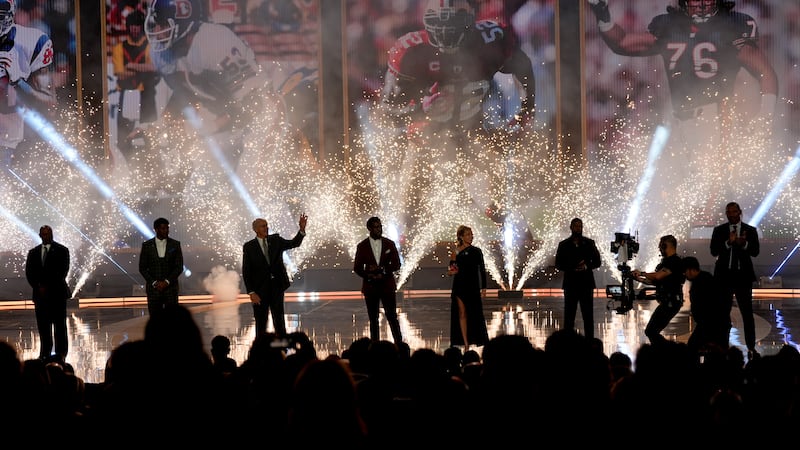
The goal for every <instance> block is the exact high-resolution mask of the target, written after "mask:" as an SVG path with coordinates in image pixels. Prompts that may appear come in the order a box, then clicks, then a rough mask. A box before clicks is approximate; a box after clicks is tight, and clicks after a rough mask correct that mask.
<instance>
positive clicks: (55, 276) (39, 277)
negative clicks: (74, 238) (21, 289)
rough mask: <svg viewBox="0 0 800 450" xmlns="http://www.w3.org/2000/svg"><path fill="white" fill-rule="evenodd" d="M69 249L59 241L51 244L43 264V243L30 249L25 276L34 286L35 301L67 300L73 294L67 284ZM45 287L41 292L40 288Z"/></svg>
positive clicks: (35, 302)
mask: <svg viewBox="0 0 800 450" xmlns="http://www.w3.org/2000/svg"><path fill="white" fill-rule="evenodd" d="M68 272H69V249H68V248H67V247H65V246H64V245H62V244H59V243H58V242H53V243H51V244H50V250H49V251H48V252H47V259H46V260H45V262H44V265H43V264H42V244H39V245H37V246H36V247H34V248H32V249H30V250H29V251H28V258H27V259H26V261H25V278H27V279H28V284H30V285H31V287H32V288H33V303H34V304H38V303H40V302H47V303H50V302H55V301H60V302H66V301H67V299H69V298H70V296H71V294H70V291H69V286H67V273H68ZM42 287H43V288H44V292H40V289H39V288H42Z"/></svg>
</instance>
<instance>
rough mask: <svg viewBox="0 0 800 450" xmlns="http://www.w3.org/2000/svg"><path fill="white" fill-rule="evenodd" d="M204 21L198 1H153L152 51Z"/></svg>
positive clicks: (149, 13) (150, 16)
mask: <svg viewBox="0 0 800 450" xmlns="http://www.w3.org/2000/svg"><path fill="white" fill-rule="evenodd" d="M0 1H2V0H0ZM202 20H203V8H202V6H201V4H200V2H198V1H192V0H153V1H152V2H151V3H150V7H149V8H147V18H146V19H145V22H144V32H145V34H146V35H147V40H148V41H149V42H150V49H151V50H152V51H154V52H162V51H164V50H166V49H168V48H170V47H172V46H173V45H174V44H175V43H176V42H178V41H180V40H181V39H183V38H185V37H186V35H187V34H188V33H189V32H190V31H192V30H197V28H198V27H199V26H200V23H201V22H202Z"/></svg>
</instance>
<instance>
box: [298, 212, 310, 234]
mask: <svg viewBox="0 0 800 450" xmlns="http://www.w3.org/2000/svg"><path fill="white" fill-rule="evenodd" d="M306 223H308V216H307V215H305V214H300V223H299V225H300V231H302V232H303V233H305V232H306Z"/></svg>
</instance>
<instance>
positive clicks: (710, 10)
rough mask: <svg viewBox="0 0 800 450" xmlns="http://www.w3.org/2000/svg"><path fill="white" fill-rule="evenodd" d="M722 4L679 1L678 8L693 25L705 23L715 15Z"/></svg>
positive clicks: (711, 0) (715, 0) (709, 0)
mask: <svg viewBox="0 0 800 450" xmlns="http://www.w3.org/2000/svg"><path fill="white" fill-rule="evenodd" d="M722 3H723V2H722V1H721V0H679V1H678V6H679V7H680V8H681V10H682V11H684V12H685V13H686V15H688V16H689V17H691V18H692V21H693V22H694V23H705V22H708V19H710V18H711V17H712V16H714V15H715V14H717V12H718V11H719V8H720V6H722Z"/></svg>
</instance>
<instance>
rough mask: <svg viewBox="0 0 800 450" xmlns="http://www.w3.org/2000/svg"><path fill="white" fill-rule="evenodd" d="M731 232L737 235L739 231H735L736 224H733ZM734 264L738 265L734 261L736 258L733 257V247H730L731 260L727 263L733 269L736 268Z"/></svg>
mask: <svg viewBox="0 0 800 450" xmlns="http://www.w3.org/2000/svg"><path fill="white" fill-rule="evenodd" d="M733 234H734V235H735V236H736V237H738V236H739V233H737V232H736V225H734V226H733ZM736 266H738V264H737V263H736V259H735V258H734V257H733V249H731V260H730V262H729V263H728V268H729V269H732V270H733V269H736V268H737V267H736Z"/></svg>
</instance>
